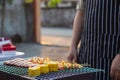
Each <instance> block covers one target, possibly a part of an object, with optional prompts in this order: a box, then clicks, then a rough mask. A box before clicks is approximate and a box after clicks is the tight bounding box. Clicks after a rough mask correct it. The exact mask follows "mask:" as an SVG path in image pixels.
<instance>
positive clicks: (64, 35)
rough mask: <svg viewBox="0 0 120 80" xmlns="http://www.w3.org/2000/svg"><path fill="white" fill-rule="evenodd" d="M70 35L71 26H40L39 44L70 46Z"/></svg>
mask: <svg viewBox="0 0 120 80" xmlns="http://www.w3.org/2000/svg"><path fill="white" fill-rule="evenodd" d="M71 37H72V29H71V28H64V27H63V28H60V27H57V28H56V27H54V28H52V27H42V28H41V44H43V45H55V46H56V45H57V46H64V47H66V46H67V47H68V46H70V42H71Z"/></svg>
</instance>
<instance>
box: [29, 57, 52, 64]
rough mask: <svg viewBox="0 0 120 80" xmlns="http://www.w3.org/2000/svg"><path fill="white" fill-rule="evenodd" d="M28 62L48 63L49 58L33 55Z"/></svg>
mask: <svg viewBox="0 0 120 80" xmlns="http://www.w3.org/2000/svg"><path fill="white" fill-rule="evenodd" d="M29 61H30V62H33V63H35V64H44V63H49V62H50V61H51V60H50V59H49V58H48V57H47V58H42V57H37V56H36V57H33V58H30V59H29Z"/></svg>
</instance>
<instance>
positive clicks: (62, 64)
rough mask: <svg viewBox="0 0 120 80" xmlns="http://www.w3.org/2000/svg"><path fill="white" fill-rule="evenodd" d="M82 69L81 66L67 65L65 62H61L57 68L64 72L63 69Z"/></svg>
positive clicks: (75, 64)
mask: <svg viewBox="0 0 120 80" xmlns="http://www.w3.org/2000/svg"><path fill="white" fill-rule="evenodd" d="M81 67H83V66H82V65H80V64H77V63H69V62H66V61H61V62H59V63H58V68H59V69H60V70H64V69H66V68H67V69H70V68H81Z"/></svg>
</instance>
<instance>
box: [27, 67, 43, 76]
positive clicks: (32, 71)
mask: <svg viewBox="0 0 120 80" xmlns="http://www.w3.org/2000/svg"><path fill="white" fill-rule="evenodd" d="M40 74H41V72H40V67H39V66H34V67H29V69H28V76H31V77H32V76H39V75H40Z"/></svg>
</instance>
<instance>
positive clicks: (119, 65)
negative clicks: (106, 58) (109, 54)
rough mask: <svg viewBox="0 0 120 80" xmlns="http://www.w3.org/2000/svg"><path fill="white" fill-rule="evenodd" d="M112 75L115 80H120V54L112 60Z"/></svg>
mask: <svg viewBox="0 0 120 80" xmlns="http://www.w3.org/2000/svg"><path fill="white" fill-rule="evenodd" d="M110 76H111V78H112V79H113V80H120V54H118V55H116V57H115V58H114V60H113V62H112V65H111V72H110Z"/></svg>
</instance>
